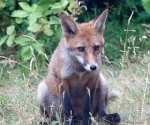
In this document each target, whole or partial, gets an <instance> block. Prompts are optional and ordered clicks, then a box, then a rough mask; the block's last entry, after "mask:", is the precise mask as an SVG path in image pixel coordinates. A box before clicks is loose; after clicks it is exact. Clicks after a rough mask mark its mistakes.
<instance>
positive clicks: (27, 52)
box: [20, 46, 32, 61]
mask: <svg viewBox="0 0 150 125" xmlns="http://www.w3.org/2000/svg"><path fill="white" fill-rule="evenodd" d="M20 55H21V57H22V59H23V60H24V61H27V60H30V59H31V57H32V52H31V49H30V46H24V47H22V49H21V51H20Z"/></svg>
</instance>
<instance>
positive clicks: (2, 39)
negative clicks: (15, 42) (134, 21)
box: [0, 35, 8, 46]
mask: <svg viewBox="0 0 150 125" xmlns="http://www.w3.org/2000/svg"><path fill="white" fill-rule="evenodd" d="M7 38H8V36H7V35H5V36H3V37H2V38H1V40H0V46H1V45H3V43H4V42H5V41H6V39H7Z"/></svg>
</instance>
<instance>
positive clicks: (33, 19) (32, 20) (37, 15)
mask: <svg viewBox="0 0 150 125" xmlns="http://www.w3.org/2000/svg"><path fill="white" fill-rule="evenodd" d="M40 17H42V13H40V12H36V13H33V14H30V15H29V16H28V20H29V22H28V23H29V25H32V24H34V23H35V22H36V21H37V19H38V18H40Z"/></svg>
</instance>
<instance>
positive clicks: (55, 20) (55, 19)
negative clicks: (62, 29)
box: [49, 16, 60, 25]
mask: <svg viewBox="0 0 150 125" xmlns="http://www.w3.org/2000/svg"><path fill="white" fill-rule="evenodd" d="M49 23H50V25H52V24H60V22H59V19H58V18H57V17H56V16H51V17H50V21H49Z"/></svg>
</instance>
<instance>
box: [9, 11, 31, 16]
mask: <svg viewBox="0 0 150 125" xmlns="http://www.w3.org/2000/svg"><path fill="white" fill-rule="evenodd" d="M28 15H29V14H28V13H27V12H26V11H23V10H15V11H13V12H12V14H11V16H12V17H20V18H24V17H27V16H28Z"/></svg>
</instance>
